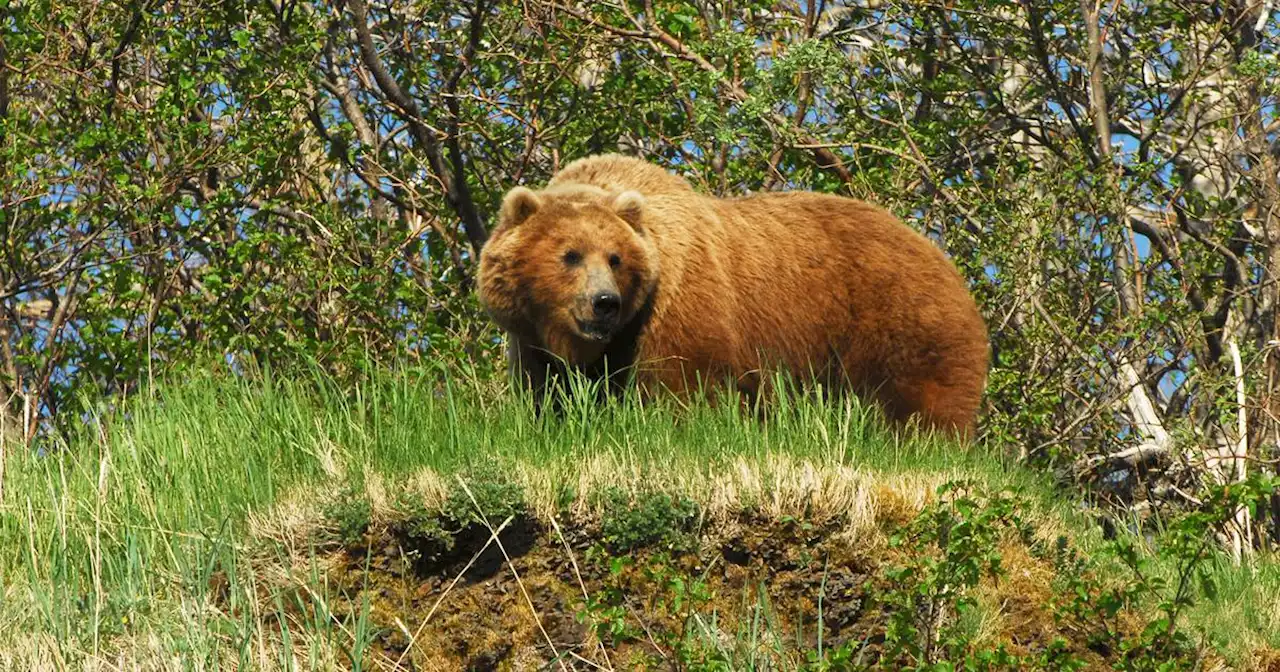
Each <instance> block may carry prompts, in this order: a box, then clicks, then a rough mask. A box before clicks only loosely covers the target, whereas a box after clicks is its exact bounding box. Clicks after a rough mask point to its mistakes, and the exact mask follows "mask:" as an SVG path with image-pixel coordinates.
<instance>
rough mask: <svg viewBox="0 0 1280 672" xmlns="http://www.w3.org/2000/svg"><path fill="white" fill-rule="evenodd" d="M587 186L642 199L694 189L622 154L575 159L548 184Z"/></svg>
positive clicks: (550, 185)
mask: <svg viewBox="0 0 1280 672" xmlns="http://www.w3.org/2000/svg"><path fill="white" fill-rule="evenodd" d="M566 185H589V186H593V187H599V188H600V189H603V190H604V191H606V192H610V193H620V192H623V191H638V192H640V193H641V194H644V195H645V196H657V195H660V194H692V193H694V192H693V188H692V187H690V186H689V183H688V182H687V181H686V180H685V179H684V178H682V177H679V176H678V175H673V174H671V173H669V172H667V171H666V170H664V169H663V168H661V167H659V166H655V165H653V164H652V163H649V162H647V161H644V160H641V159H636V158H632V157H630V156H623V155H621V154H599V155H596V156H588V157H586V158H582V159H578V160H576V161H573V162H571V163H570V164H569V165H567V166H565V167H564V168H563V169H561V170H560V171H559V172H557V173H556V174H555V176H554V177H552V178H551V181H550V182H548V183H547V187H548V188H554V187H560V186H566Z"/></svg>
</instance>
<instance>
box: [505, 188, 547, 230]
mask: <svg viewBox="0 0 1280 672" xmlns="http://www.w3.org/2000/svg"><path fill="white" fill-rule="evenodd" d="M540 207H542V200H541V199H539V198H538V195H537V194H535V193H533V192H532V191H530V190H529V189H528V188H527V187H516V188H514V189H512V190H511V191H508V192H507V195H506V196H505V197H503V199H502V209H501V210H500V211H499V213H498V224H499V225H503V224H508V225H510V226H519V225H520V224H523V223H524V220H526V219H529V217H530V216H532V215H533V213H535V212H537V211H538V208H540Z"/></svg>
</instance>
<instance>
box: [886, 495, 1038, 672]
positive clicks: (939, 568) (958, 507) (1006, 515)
mask: <svg viewBox="0 0 1280 672" xmlns="http://www.w3.org/2000/svg"><path fill="white" fill-rule="evenodd" d="M938 496H939V502H938V503H937V504H935V505H933V506H930V507H927V508H926V509H925V510H924V511H923V512H921V513H920V515H919V516H917V517H916V518H915V520H913V521H912V522H911V523H909V524H908V525H907V526H906V527H905V528H904V529H903V530H902V531H900V532H898V533H897V534H894V535H893V536H892V537H891V538H890V546H891V547H894V548H897V549H899V550H900V551H902V555H903V557H904V558H905V562H904V563H903V564H901V565H898V566H895V567H892V568H890V569H889V570H888V572H886V579H887V585H888V586H889V588H888V589H886V590H884V591H882V592H881V595H880V602H881V604H882V605H883V606H884V607H885V608H886V609H887V610H888V613H889V619H888V623H887V625H886V628H885V636H884V644H883V647H882V657H883V660H884V661H885V662H888V663H893V664H894V665H895V667H899V668H900V669H918V670H926V669H930V670H931V669H939V668H938V666H939V665H942V666H944V668H945V667H949V666H954V665H958V666H960V667H961V668H962V669H1003V668H1008V667H1010V666H1011V665H1013V664H1014V662H1015V661H1014V659H1013V658H1012V657H1011V656H1009V655H1008V654H1007V653H1005V652H1004V651H1003V649H1001V648H997V649H996V650H994V651H978V652H974V651H972V650H971V648H970V645H969V637H968V633H966V632H965V631H964V628H963V627H962V624H963V619H962V618H961V617H962V616H963V615H964V614H966V613H967V612H969V611H971V610H973V609H974V608H975V607H976V606H977V602H976V599H975V598H974V596H973V589H974V588H976V587H977V586H978V583H979V582H980V581H981V580H982V579H983V578H984V577H996V578H998V577H999V576H1001V575H1002V574H1003V572H1004V567H1003V565H1002V558H1001V555H1000V550H999V547H1000V542H1001V541H1002V540H1003V539H1005V538H1006V537H1007V536H1009V535H1015V536H1016V537H1017V538H1019V539H1020V540H1022V541H1023V542H1024V543H1026V542H1029V541H1030V538H1031V527H1030V526H1029V525H1028V524H1027V523H1026V521H1024V520H1023V519H1022V518H1021V517H1020V516H1019V515H1018V511H1019V509H1020V505H1021V504H1022V502H1021V498H1020V497H1019V496H1018V494H1017V493H1014V492H1009V491H1001V492H996V493H989V494H984V493H982V492H981V489H980V487H979V486H978V485H977V484H975V483H973V482H971V481H955V482H951V483H947V484H945V485H943V486H942V487H940V488H939V490H938Z"/></svg>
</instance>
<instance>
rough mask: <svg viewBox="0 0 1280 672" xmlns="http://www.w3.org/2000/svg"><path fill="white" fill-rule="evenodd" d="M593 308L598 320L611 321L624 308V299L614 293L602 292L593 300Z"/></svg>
mask: <svg viewBox="0 0 1280 672" xmlns="http://www.w3.org/2000/svg"><path fill="white" fill-rule="evenodd" d="M591 307H592V308H593V309H594V310H595V311H596V319H598V320H611V319H613V318H615V317H617V316H618V311H619V310H620V309H621V308H622V297H620V296H618V295H617V294H614V293H613V292H601V293H600V294H596V296H595V298H593V299H591Z"/></svg>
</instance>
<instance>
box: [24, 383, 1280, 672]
mask: <svg viewBox="0 0 1280 672" xmlns="http://www.w3.org/2000/svg"><path fill="white" fill-rule="evenodd" d="M89 420H90V421H89V422H87V423H86V425H85V429H84V430H83V431H82V432H80V433H79V434H78V435H76V436H73V437H68V438H66V439H65V440H63V441H61V442H54V443H47V444H45V445H42V446H39V447H38V450H35V451H31V450H25V449H19V448H18V447H15V446H12V445H11V446H8V447H7V448H6V457H7V461H6V464H5V470H4V474H3V488H4V489H3V494H2V497H3V498H2V499H0V579H2V580H3V592H2V593H0V669H14V670H19V669H21V670H26V669H56V670H61V669H73V670H79V669H130V670H132V669H155V670H161V669H164V670H168V669H268V670H274V669H282V670H303V669H306V670H310V669H342V670H346V669H360V670H394V669H401V670H409V669H417V670H422V669H425V670H434V669H442V670H450V669H572V670H586V669H689V670H694V669H698V670H701V669H725V670H730V669H732V670H741V669H782V670H791V669H812V670H829V669H842V670H843V669H848V670H856V669H872V668H875V669H901V668H906V667H910V668H919V669H954V667H966V668H968V669H1032V668H1041V669H1082V668H1083V669H1111V668H1113V667H1115V668H1120V669H1157V668H1158V667H1159V666H1161V665H1166V666H1167V667H1163V668H1160V669H1222V668H1228V667H1229V668H1238V669H1280V662H1277V661H1280V655H1277V651H1278V650H1280V565H1278V564H1277V563H1275V562H1274V561H1273V560H1271V559H1267V558H1262V559H1259V560H1258V561H1257V562H1255V563H1253V564H1252V565H1250V566H1247V567H1244V568H1235V567H1232V566H1231V565H1230V564H1229V563H1227V562H1225V561H1224V560H1223V559H1221V558H1219V557H1218V556H1217V555H1215V554H1214V553H1213V551H1212V545H1211V544H1210V543H1209V542H1208V539H1207V538H1206V535H1205V533H1204V530H1205V528H1204V524H1203V521H1198V520H1197V519H1196V518H1194V517H1193V516H1192V517H1188V516H1183V517H1174V516H1170V517H1169V519H1168V520H1167V521H1165V522H1166V527H1167V529H1168V532H1166V533H1165V534H1164V535H1161V536H1157V537H1149V538H1146V539H1138V538H1131V537H1127V536H1123V535H1122V537H1121V538H1119V539H1117V540H1112V541H1107V540H1104V539H1102V538H1101V537H1100V535H1099V534H1098V533H1097V532H1096V529H1095V528H1096V525H1092V524H1091V523H1090V519H1089V516H1087V515H1086V514H1085V512H1084V511H1083V509H1082V507H1081V506H1079V505H1078V503H1077V500H1076V498H1075V497H1074V496H1073V495H1072V494H1071V493H1070V492H1069V491H1066V490H1059V489H1056V488H1055V487H1054V485H1053V484H1052V483H1051V482H1050V481H1049V480H1048V479H1046V478H1045V477H1044V476H1043V475H1042V474H1040V473H1037V472H1034V471H1031V470H1028V469H1026V468H1023V467H1020V466H1018V465H1016V464H1013V463H1012V462H1010V461H1008V460H1006V459H1004V458H1003V457H1002V456H1003V455H1004V454H1005V452H1006V451H1005V450H1003V448H1004V447H1001V446H981V445H980V446H973V447H970V448H961V447H958V446H955V445H951V444H948V443H946V442H943V441H939V440H934V439H931V438H928V437H911V436H901V437H900V436H896V435H894V434H892V433H890V432H886V431H885V430H883V429H882V428H881V427H880V426H879V424H878V423H877V422H876V421H875V418H874V417H873V414H871V413H869V412H867V411H866V410H865V409H862V408H860V407H859V406H857V405H856V404H855V403H852V402H839V403H835V404H821V403H818V402H811V401H797V402H795V403H794V404H793V405H789V406H787V407H785V408H781V409H779V410H778V411H777V412H776V413H775V414H773V416H772V417H771V419H770V420H769V421H768V422H767V423H764V424H761V423H759V422H757V421H755V420H753V419H750V418H744V417H742V416H741V415H740V414H738V413H736V412H735V411H734V410H733V409H723V408H722V409H714V408H709V407H707V406H705V405H694V406H692V407H678V406H676V405H675V404H671V405H667V406H660V407H641V406H640V405H639V404H636V403H633V402H628V403H623V404H619V405H617V406H613V407H609V408H604V409H599V408H595V407H593V406H591V405H587V404H583V405H580V406H578V407H573V408H570V409H569V410H568V412H567V414H566V417H565V418H564V419H562V420H558V421H555V420H552V421H548V420H539V419H537V418H535V417H534V416H533V414H532V413H531V411H530V410H529V408H527V407H526V406H525V405H523V404H522V403H521V402H520V401H519V400H516V399H514V398H512V397H511V396H510V395H507V394H505V393H503V392H502V391H501V390H500V389H497V388H494V387H493V386H492V385H490V384H488V383H485V382H483V381H477V380H470V379H457V378H450V377H448V376H446V375H444V374H443V373H438V372H424V371H401V372H396V373H389V374H386V375H384V376H381V377H379V378H378V379H376V380H374V381H370V382H367V383H364V384H362V385H360V386H358V387H357V389H355V390H354V391H349V390H347V391H344V390H340V389H339V388H338V387H337V386H335V385H333V384H331V383H330V382H328V381H326V380H325V379H323V378H321V377H312V378H306V377H303V378H288V379H280V378H272V377H270V376H248V377H240V376H233V375H231V374H230V373H228V372H226V371H222V370H211V371H208V372H205V373H200V374H193V375H190V376H188V377H187V378H185V379H182V380H172V381H170V382H168V383H166V384H163V385H160V386H158V387H157V388H156V389H154V390H153V391H151V392H150V393H148V394H145V395H142V396H140V397H139V398H137V399H135V400H134V401H133V402H132V403H131V404H129V405H128V407H127V408H125V409H123V410H119V411H113V412H104V414H103V415H102V417H95V418H90V419H89ZM1268 666H1271V667H1270V668H1269V667H1268Z"/></svg>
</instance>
